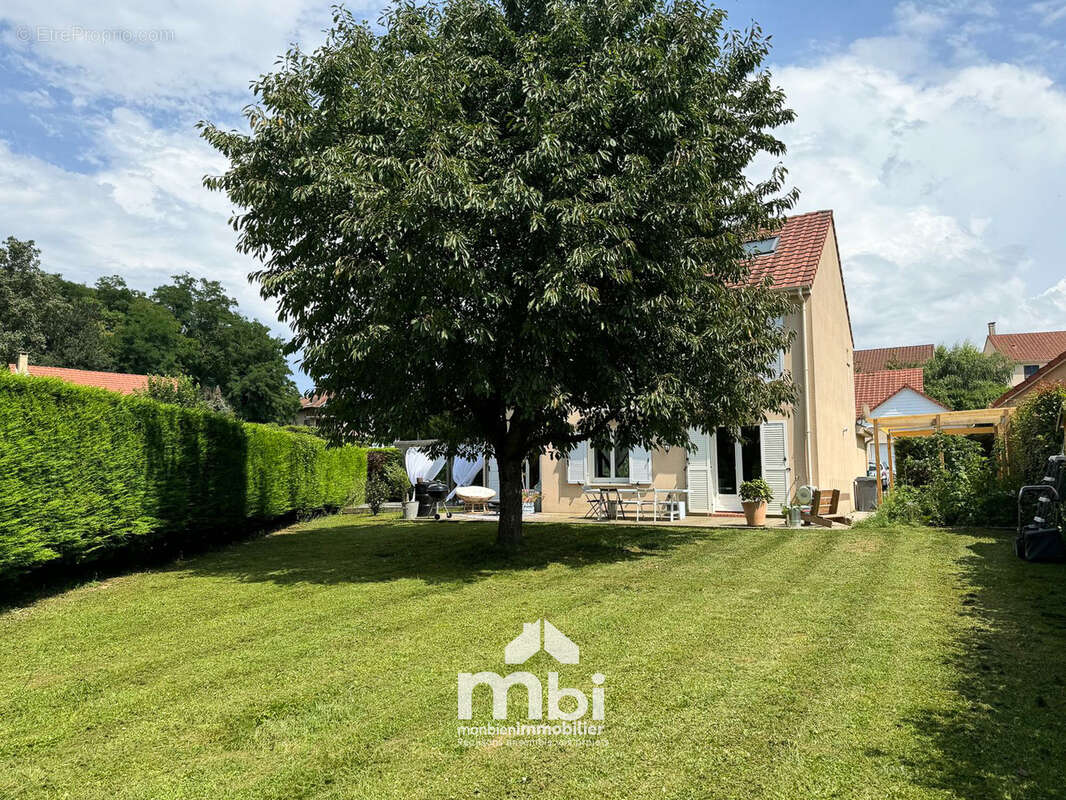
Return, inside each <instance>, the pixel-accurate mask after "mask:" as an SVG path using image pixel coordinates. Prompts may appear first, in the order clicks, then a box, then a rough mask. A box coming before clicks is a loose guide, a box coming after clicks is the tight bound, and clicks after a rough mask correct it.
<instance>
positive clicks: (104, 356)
mask: <svg viewBox="0 0 1066 800" xmlns="http://www.w3.org/2000/svg"><path fill="white" fill-rule="evenodd" d="M40 255H41V254H40V250H39V249H38V248H37V245H36V244H35V243H34V242H33V241H32V240H27V241H21V240H19V239H16V238H15V237H14V236H9V237H8V238H7V240H6V242H4V243H3V244H0V363H6V359H14V358H15V357H16V356H17V354H18V353H20V352H23V351H25V352H27V353H28V354H29V356H30V360H31V362H32V363H34V364H47V365H50V366H71V367H79V368H81V369H108V368H110V366H111V353H110V349H109V347H108V343H107V339H106V332H105V326H104V309H103V308H102V307H101V306H100V304H99V303H98V302H97V301H96V299H95V298H94V297H93V296H92V290H91V289H88V288H87V287H85V286H81V285H80V284H76V283H70V282H68V281H64V280H63V279H61V278H60V277H59V276H58V275H51V274H49V273H47V272H45V271H44V270H43V269H41V259H40Z"/></svg>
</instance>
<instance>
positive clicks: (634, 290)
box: [203, 0, 794, 547]
mask: <svg viewBox="0 0 1066 800" xmlns="http://www.w3.org/2000/svg"><path fill="white" fill-rule="evenodd" d="M382 23H383V27H384V32H383V33H380V34H379V33H376V32H374V31H372V30H371V28H370V27H369V26H368V25H366V24H360V23H357V22H356V21H355V20H354V19H353V18H352V17H351V16H349V15H348V14H347V13H346V12H344V11H338V12H337V13H336V14H335V17H334V26H333V29H332V31H331V32H330V35H329V37H328V40H327V43H326V45H325V46H323V47H322V48H321V49H319V50H317V51H315V52H314V53H304V52H301V51H300V50H299V49H298V48H294V49H292V50H291V51H290V52H289V53H288V54H287V55H286V56H285V57H284V59H283V60H282V61H281V62H280V64H279V67H278V69H277V71H275V72H274V73H272V74H268V75H265V76H263V77H261V78H260V79H259V80H258V81H257V82H256V83H255V84H254V90H255V92H256V94H257V97H258V102H257V104H256V105H254V106H252V107H250V108H249V109H248V110H247V112H246V113H247V117H248V122H249V125H250V129H251V130H250V133H247V134H245V133H241V132H237V131H224V130H221V129H219V128H217V127H215V126H213V125H211V124H208V123H204V124H203V133H204V136H205V137H206V138H207V140H208V141H209V142H210V143H211V144H212V145H214V146H215V147H216V148H217V149H218V150H219V151H221V152H222V153H223V154H224V155H225V156H226V157H227V158H228V159H229V161H230V167H229V169H228V170H227V171H226V172H225V174H223V175H221V176H213V177H208V178H207V179H205V180H206V183H207V185H208V186H209V187H211V188H215V189H221V190H224V191H225V192H227V193H228V195H229V197H230V199H231V200H232V201H233V202H234V203H235V204H236V205H237V206H238V207H240V208H242V209H243V210H244V213H241V214H239V215H238V216H236V217H235V218H234V220H233V223H234V226H235V228H236V229H237V231H238V232H239V238H240V247H241V248H242V249H243V250H244V251H246V252H250V253H253V254H254V255H256V256H257V257H259V258H260V259H262V261H263V262H264V267H263V269H262V270H261V271H259V272H257V273H255V274H254V276H253V277H254V278H255V279H257V280H258V281H259V282H260V283H261V285H262V292H263V294H264V296H266V297H269V298H276V299H277V301H278V303H279V308H280V312H281V314H282V315H283V317H284V318H285V319H287V320H289V321H290V323H291V325H292V326H293V328H294V330H295V338H294V339H293V341H292V343H291V346H292V347H293V348H294V349H295V348H301V349H302V350H303V354H304V365H305V369H306V370H307V371H308V372H309V373H310V375H311V376H312V377H313V378H314V379H315V381H316V382H317V385H318V387H319V388H320V389H321V390H324V391H326V392H329V393H330V394H331V395H332V397H331V400H330V415H331V417H332V419H333V421H334V424H335V426H336V428H335V432H341V431H343V430H358V431H360V432H361V433H363V434H364V435H366V436H368V437H369V438H370V439H372V440H374V441H389V440H391V439H392V438H394V437H396V436H398V435H404V434H405V433H407V432H410V431H412V430H423V431H425V430H427V428H428V429H429V430H431V431H432V432H433V433H434V434H435V435H436V436H438V437H439V439H440V445H439V447H440V448H441V449H447V450H452V451H463V450H469V449H477V448H487V449H489V450H490V451H491V452H492V453H493V454H494V455H495V457H496V458H497V460H498V463H499V475H500V500H501V513H500V523H499V531H498V542H499V543H500V544H502V545H504V546H507V547H514V546H516V545H517V544H518V543H519V541H520V537H521V464H522V460H523V459H525V458H526V457H528V456H530V455H533V454H538V453H544V452H556V453H562V454H565V453H566V452H567V451H569V450H570V449H571V448H572V447H573V446H574V445H575V444H577V443H578V442H580V441H582V440H586V439H588V440H591V441H592V442H593V443H594V444H601V445H603V444H606V443H607V442H608V441H610V440H613V441H614V442H615V443H616V444H617V445H618V446H622V447H628V446H632V445H634V444H641V445H643V446H645V447H651V446H654V445H670V446H682V447H684V446H688V445H689V438H688V432H689V430H690V428H694V427H700V428H704V429H713V428H715V427H718V426H729V427H733V428H738V427H739V426H741V425H744V424H749V423H751V422H753V421H755V420H757V419H759V418H760V417H761V416H762V415H763V414H764V412H765V410H767V409H776V408H780V407H782V405H784V404H786V403H787V402H788V401H789V400H790V398H791V397H792V393H793V389H792V386H791V383H790V381H789V380H788V379H787V377H786V378H785V379H780V380H777V379H773V378H772V369H773V367H772V365H773V364H774V362H775V360H776V354H777V352H778V351H779V350H780V349H781V348H783V347H785V346H787V336H786V335H785V334H784V333H783V332H782V331H781V330H780V329H779V328H778V327H777V326H775V325H774V320H775V318H777V317H779V316H781V315H782V314H783V313H785V311H786V308H787V305H788V302H789V301H788V300H787V298H786V297H785V296H784V295H782V294H779V293H775V292H772V291H770V290H769V289H768V288H767V287H766V286H762V285H759V286H753V285H749V281H748V273H749V269H748V267H749V262H747V261H745V259H744V251H743V247H742V245H743V243H744V242H745V241H746V240H749V239H751V238H753V237H755V236H756V235H758V232H759V231H760V230H765V229H766V228H768V227H772V226H773V225H774V224H775V222H776V220H777V219H778V218H779V217H780V216H781V215H782V214H783V213H784V212H785V210H786V209H787V208H789V207H790V206H791V204H792V202H793V200H794V193H793V192H788V191H785V189H784V185H783V182H784V179H785V172H784V169H783V168H781V167H780V165H778V166H777V167H774V168H772V169H771V170H770V172H769V173H768V174H767V175H765V177H764V179H763V180H761V181H757V182H752V181H751V180H749V179H748V177H747V174H746V171H747V170H748V169H750V168H752V161H753V159H754V158H756V157H757V156H760V155H764V154H769V155H770V156H780V155H781V154H783V153H784V147H783V145H782V143H781V142H780V141H779V140H778V139H777V138H776V136H775V135H774V134H773V129H775V128H776V127H778V126H780V125H782V124H784V123H787V122H789V121H790V120H792V119H793V114H792V112H791V111H789V110H788V109H787V108H786V107H785V104H784V97H783V95H782V93H781V92H780V91H779V90H777V89H775V88H774V87H773V86H772V85H771V82H770V79H769V76H768V75H767V74H766V73H765V72H764V71H762V70H761V67H760V65H761V63H762V61H763V59H764V58H765V56H766V54H767V51H768V49H767V48H768V45H767V41H766V39H765V38H764V37H763V36H762V34H761V33H760V31H759V30H758V29H754V30H752V31H748V32H746V33H739V32H735V31H727V30H725V28H724V13H723V12H722V11H720V10H717V9H710V8H708V7H706V6H704V5H702V4H700V3H697V2H690V1H689V0H679V1H678V2H671V3H666V2H664V0H587V1H582V0H557V1H556V2H550V3H549V2H546V0H504V2H502V3H500V2H497V0H444V2H443V3H440V4H435V5H413V4H410V3H401V4H399V5H397V6H395V7H393V8H392V9H391V10H390V11H389V12H387V13H386V15H385V16H384V18H383V20H382ZM552 448H554V449H552Z"/></svg>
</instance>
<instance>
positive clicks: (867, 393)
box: [855, 367, 946, 417]
mask: <svg viewBox="0 0 1066 800" xmlns="http://www.w3.org/2000/svg"><path fill="white" fill-rule="evenodd" d="M904 388H906V389H913V390H914V391H916V392H918V394H920V395H922V396H923V397H926V398H928V399H930V400H933V398H931V397H929V395H927V394H926V393H925V379H924V377H923V376H922V368H921V367H912V368H910V369H883V370H879V371H877V372H858V373H856V374H855V416H856V417H861V416H862V407H863V406H867V407H869V408H870V410H871V411H872V410H873V409H875V408H877V407H878V406H879V405H881V404H882V403H883V402H885V400H887V399H888V398H890V397H891V396H892V395H894V394H895V393H896V392H898V391H899V390H900V389H904ZM933 402H934V403H935V402H937V401H936V400H933ZM945 410H946V409H945Z"/></svg>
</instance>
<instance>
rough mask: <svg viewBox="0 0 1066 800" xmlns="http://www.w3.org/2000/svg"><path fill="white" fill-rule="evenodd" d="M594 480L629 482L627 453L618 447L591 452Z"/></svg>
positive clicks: (597, 449)
mask: <svg viewBox="0 0 1066 800" xmlns="http://www.w3.org/2000/svg"><path fill="white" fill-rule="evenodd" d="M593 456H594V459H595V460H594V462H593V463H595V465H596V470H595V473H594V474H595V477H596V480H601V481H613V480H625V481H628V480H629V451H628V450H623V449H622V448H620V447H606V448H600V447H598V448H596V449H595V450H594V451H593Z"/></svg>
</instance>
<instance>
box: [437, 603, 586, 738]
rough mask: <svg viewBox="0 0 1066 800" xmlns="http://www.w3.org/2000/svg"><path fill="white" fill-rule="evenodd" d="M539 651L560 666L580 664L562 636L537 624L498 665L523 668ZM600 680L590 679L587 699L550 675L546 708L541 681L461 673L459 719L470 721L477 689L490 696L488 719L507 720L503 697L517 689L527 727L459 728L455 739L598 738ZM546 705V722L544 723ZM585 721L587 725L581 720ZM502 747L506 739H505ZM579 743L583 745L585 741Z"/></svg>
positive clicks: (526, 675) (526, 627) (519, 675)
mask: <svg viewBox="0 0 1066 800" xmlns="http://www.w3.org/2000/svg"><path fill="white" fill-rule="evenodd" d="M542 632H543V636H542ZM542 649H543V650H544V652H546V653H547V654H548V655H549V656H551V657H552V658H554V659H555V660H556V661H557V662H559V663H560V664H577V663H579V661H580V658H581V654H580V650H579V648H578V646H577V645H576V644H574V642H572V641H571V640H570V639H569V638H568V637H567V636H566V634H564V633H563V632H562V631H560V630H559V629H558V628H556V627H555V626H554V625H552V624H551V623H550V622H548V620H546V619H538V620H537V621H536V622H526V623H523V625H522V632H521V633H520V634H519V635H518V636H516V637H515V638H514V639H512V640H511V642H510V643H509V644H508V645H507V646H506V647H505V648H504V651H503V660H504V663H506V664H524V663H525V662H526V661H528V660H529V659H530V658H532V657H533V656H534V655H536V654H537V653H539V652H540V651H541V650H542ZM605 680H606V679H605V678H604V676H603V673H600V672H597V673H595V674H593V675H592V678H591V681H592V688H591V691H590V692H589V693H588V694H586V693H585V692H584V691H582V690H581V689H571V688H566V687H560V686H559V673H558V672H556V671H554V670H550V671H549V672H548V691H547V698H546V700H547V702H546V703H545V692H544V686H543V684H542V683H541V681H540V678H538V677H537V676H536V675H534V674H533V673H532V672H525V671H519V672H512V673H510V674H509V675H499V674H497V673H495V672H476V673H473V672H460V673H459V683H458V689H459V719H461V720H468V719H473V716H474V694H475V692H474V689H475V688H476V687H478V686H481V685H484V686H486V687H488V689H489V690H490V692H491V698H492V718H493V719H495V720H507V719H509V716H508V695H509V694H510V691H511V689H512V688H513V687H515V686H521V687H524V688H525V690H526V691H525V699H526V703H525V706H526V707H525V711H526V715H525V717H526V720H529V721H527V722H519V723H517V724H505V725H459V726H458V733H459V736H460V738H462V737H475V738H476V737H492V738H493V740H494V741H499V740H501V738H502V737H530V736H533V737H549V736H553V737H560V736H561V737H569V738H571V739H572V740H573V737H589V736H599V735H600V734H602V733H603V729H604V726H603V724H597V723H602V722H603V719H604V686H603V683H604V681H605ZM488 695H489V692H481V693H479V696H480V697H486V698H487V696H488ZM589 695H591V701H590V699H589ZM545 705H547V720H548V721H547V722H544V721H543V720H544V719H545ZM564 706H565V707H566V708H564ZM590 711H591V715H589V712H590ZM587 715H588V716H589V717H590V719H591V722H590V721H588V719H586V716H587ZM503 741H508V739H507V738H504V739H503ZM555 741H558V740H557V739H556V740H555ZM583 743H588V740H585V741H584V742H583ZM595 743H596V744H601V743H603V742H602V741H598V742H595Z"/></svg>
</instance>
